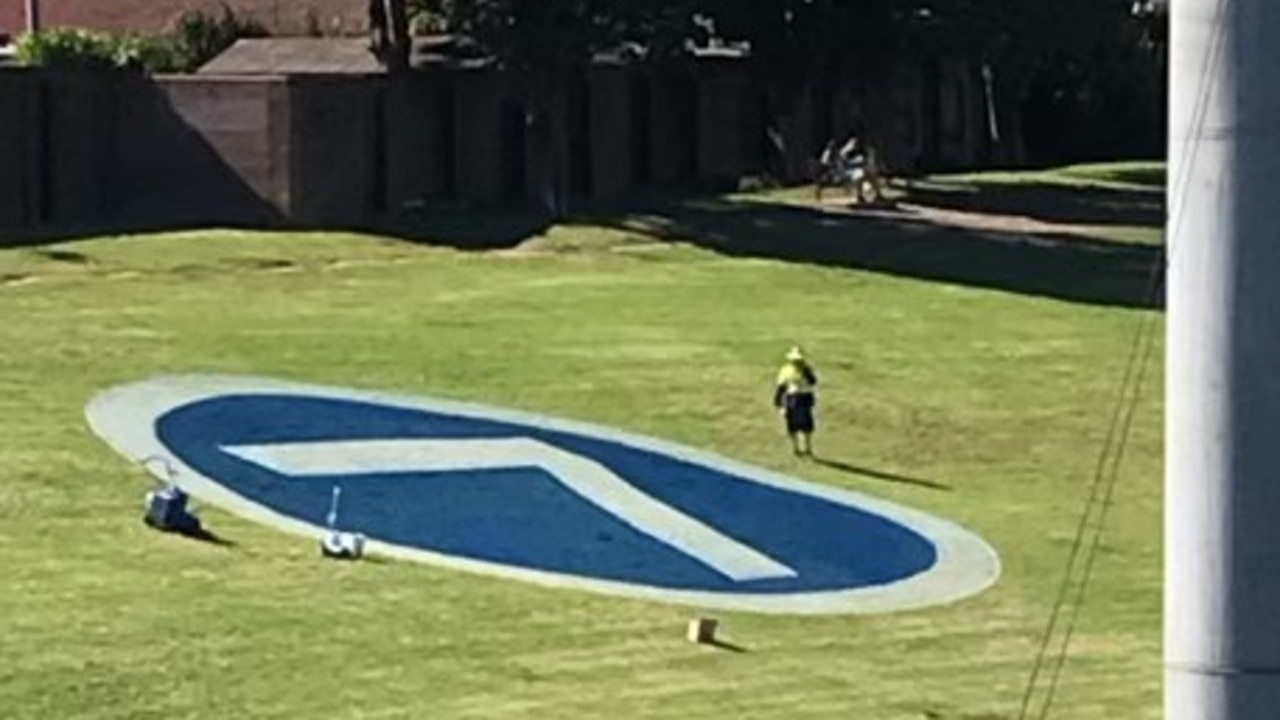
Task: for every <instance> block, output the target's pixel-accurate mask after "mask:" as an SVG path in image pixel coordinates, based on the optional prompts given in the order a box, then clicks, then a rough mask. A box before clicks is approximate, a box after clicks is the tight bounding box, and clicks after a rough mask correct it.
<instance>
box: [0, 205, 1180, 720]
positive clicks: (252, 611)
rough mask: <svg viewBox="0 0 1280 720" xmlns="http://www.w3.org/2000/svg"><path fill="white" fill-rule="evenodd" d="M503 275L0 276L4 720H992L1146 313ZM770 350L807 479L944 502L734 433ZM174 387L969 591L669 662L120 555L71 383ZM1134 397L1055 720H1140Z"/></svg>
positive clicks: (617, 617) (266, 566) (798, 288)
mask: <svg viewBox="0 0 1280 720" xmlns="http://www.w3.org/2000/svg"><path fill="white" fill-rule="evenodd" d="M792 230H794V228H792ZM849 232H852V233H856V232H857V228H852V229H850V230H849ZM904 232H905V231H904ZM904 237H906V236H904ZM531 246H532V247H531V248H529V249H524V250H520V251H515V252H488V253H465V252H460V251H454V250H444V249H434V248H430V247H426V246H422V245H411V244H407V243H402V242H398V241H394V240H386V239H379V238H373V237H368V236H358V235H348V234H326V233H310V234H286V233H249V232H231V231H208V232H192V233H184V234H160V235H154V236H135V237H128V238H102V239H95V240H89V241H82V242H75V243H64V244H61V245H57V246H46V247H43V248H28V249H15V250H5V251H0V282H2V283H3V284H0V321H2V322H3V328H4V340H5V342H4V346H3V348H4V349H3V350H2V351H0V437H3V439H4V440H3V444H2V445H0V558H3V569H4V577H5V581H4V584H3V586H0V587H2V589H0V638H3V647H4V652H3V654H2V655H0V708H3V709H4V711H3V715H4V717H5V718H6V720H19V719H24V718H59V719H65V720H70V719H72V718H160V717H164V718H236V717H244V718H250V717H252V718H315V717H326V718H525V717H547V718H598V717H611V718H645V717H655V718H658V717H660V718H699V717H701V718H725V717H734V718H737V717H743V718H785V719H787V720H791V719H795V718H877V719H880V718H902V719H913V720H914V719H922V718H942V719H946V720H958V719H961V718H964V719H965V720H979V719H984V720H995V719H998V718H999V719H1004V718H1012V717H1015V715H1016V710H1017V705H1018V701H1019V700H1020V696H1021V691H1022V688H1023V686H1024V684H1025V682H1026V679H1027V675H1028V671H1029V668H1030V663H1031V659H1032V657H1033V654H1034V650H1035V644H1036V641H1037V639H1038V636H1039V633H1040V632H1041V631H1042V629H1043V627H1044V624H1045V622H1046V620H1047V617H1048V613H1049V611H1050V608H1051V603H1052V601H1053V597H1054V593H1055V590H1056V584H1057V581H1058V579H1059V574H1060V572H1061V570H1062V567H1063V564H1064V562H1065V560H1066V554H1067V551H1068V549H1069V543H1070V538H1071V535H1072V532H1073V530H1074V523H1075V521H1076V513H1077V511H1078V510H1079V508H1080V507H1081V503H1082V500H1083V495H1084V492H1085V489H1086V483H1087V482H1088V480H1089V479H1090V477H1091V474H1092V471H1093V465H1094V462H1095V458H1096V455H1097V453H1098V451H1099V450H1100V447H1101V445H1102V442H1103V439H1104V434H1105V430H1106V421H1107V419H1108V416H1109V411H1110V407H1111V404H1112V402H1113V401H1114V398H1115V394H1116V393H1115V391H1116V386H1117V383H1118V380H1119V376H1120V373H1121V371H1122V369H1123V366H1122V363H1123V359H1124V357H1125V356H1126V353H1127V351H1128V347H1129V343H1130V341H1131V338H1132V335H1133V332H1134V330H1135V327H1136V325H1137V323H1138V322H1139V320H1140V318H1141V316H1142V314H1143V313H1144V312H1145V311H1142V310H1133V309H1124V308H1116V307H1109V306H1106V305H1096V304H1084V303H1073V302H1066V301H1062V300H1057V299H1052V298H1050V297H1044V296H1039V297H1037V296H1032V295H1028V294H1022V293H1018V292H1011V291H1009V289H1008V288H999V287H989V286H988V287H984V286H976V285H970V286H967V285H962V284H952V283H943V282H934V281H930V280H928V279H926V278H921V277H909V276H904V275H891V274H882V273H873V272H867V271H864V270H860V269H859V268H858V267H856V266H854V265H852V264H848V263H846V264H824V263H821V262H803V261H798V260H794V259H793V260H792V261H787V260H783V259H776V260H771V259H764V258H760V257H752V256H750V255H749V254H734V255H728V254H721V253H718V252H715V251H713V250H711V249H707V248H705V247H695V246H693V245H687V244H680V243H670V242H666V241H658V240H657V239H655V238H649V237H646V236H644V235H643V234H640V233H638V232H635V231H630V232H623V231H619V230H611V229H605V228H602V227H598V226H594V225H575V226H566V227H560V228H555V229H553V230H552V231H551V232H549V233H548V234H547V235H545V236H544V237H542V238H539V239H538V240H537V241H536V242H534V243H531ZM50 250H53V251H54V252H49V251H50ZM797 341H798V342H802V343H803V344H804V345H805V346H806V347H807V349H808V350H809V352H810V354H811V355H812V356H813V358H814V361H815V362H816V364H817V366H818V369H819V371H820V372H821V373H822V376H823V387H824V390H825V393H824V399H823V412H822V417H821V421H822V423H823V428H822V430H821V433H820V436H819V442H820V450H821V451H822V452H823V453H825V454H828V455H830V456H832V457H834V458H837V459H840V460H843V461H846V462H849V463H853V464H857V465H860V466H865V467H869V468H873V469H876V470H880V471H884V472H889V473H899V474H903V475H910V476H915V477H919V478H923V479H928V480H930V481H932V482H936V483H942V484H945V485H947V486H949V487H950V488H951V490H950V491H949V492H943V491H938V490H931V489H928V488H925V487H920V486H915V485H909V484H900V483H892V482H885V481H882V480H876V479H874V478H872V477H867V476H861V475H852V474H843V473H841V472H838V471H836V470H833V469H829V468H826V467H820V466H814V465H809V464H802V463H798V462H796V461H794V460H792V459H791V458H790V456H789V453H787V452H786V449H785V446H784V439H783V438H782V437H781V435H780V432H779V428H778V427H777V418H776V416H775V415H774V414H773V413H772V412H770V410H769V408H768V406H767V402H768V393H769V384H770V381H771V378H772V373H773V371H774V369H775V366H776V363H777V361H778V359H779V355H780V353H781V352H782V351H783V350H785V348H786V347H787V346H788V345H789V344H791V343H792V342H797ZM186 371H222V372H231V373H252V374H257V375H268V376H277V377H282V378H295V379H302V380H307V381H314V382H321V383H332V384H339V385H347V386H355V387H368V388H376V389H381V390H392V391H403V392H408V393H423V394H434V395H442V396H449V397H457V398H464V399H469V400H476V401H482V402H487V403H492V404H497V405H502V406H509V407H515V408H520V409H526V410H533V411H537V412H543V413H550V414H555V415H561V416H565V417H569V418H576V419H584V420H589V421H593V422H597V423H603V424H607V425H614V426H618V427H621V428H625V429H628V430H632V431H637V432H641V433H647V434H651V435H654V436H658V437H661V438H665V439H671V440H675V441H678V442H682V443H687V444H690V445H693V446H697V447H702V448H707V449H711V450H713V451H716V452H719V453H723V454H726V455H729V456H731V457H735V458H738V459H742V460H745V461H748V462H753V463H757V464H759V465H762V466H765V467H768V468H773V469H777V470H781V471H784V472H788V473H792V474H795V475H797V476H799V477H803V478H807V479H810V480H814V481H818V482H823V483H830V484H833V485H839V486H844V487H850V488H855V489H857V490H860V491H864V492H869V493H873V494H876V495H879V496H882V497H885V498H888V499H891V500H895V501H898V502H902V503H906V504H909V505H911V506H914V507H918V508H921V509H924V510H927V511H929V512H933V513H936V514H939V515H941V516H943V517H947V518H950V519H953V520H955V521H958V522H960V523H963V524H964V525H966V526H968V527H969V528H971V529H973V530H974V531H976V532H978V533H979V534H981V535H982V536H983V537H984V538H986V539H987V540H988V541H989V542H991V543H992V544H993V545H994V546H995V547H996V548H997V550H998V551H999V552H1000V553H1001V556H1002V560H1003V563H1004V576H1003V578H1002V579H1001V581H1000V583H999V584H998V585H996V586H995V587H994V588H992V589H991V590H989V591H987V592H986V593H984V594H982V595H980V596H977V597H975V598H972V599H969V600H966V601H963V602H960V603H958V604H955V605H951V606H947V607H941V608H934V609H929V610H922V611H915V612H908V613H901V614H893V615H883V616H872V617H831V618H799V617H796V618H788V617H767V616H753V615H749V614H727V615H723V616H721V617H722V621H723V623H724V632H725V633H726V637H727V639H729V640H731V641H733V642H735V643H738V644H740V645H742V646H744V647H745V648H746V650H747V652H745V653H728V652H723V651H718V650H713V649H707V648H700V647H696V646H692V645H689V644H687V643H685V642H684V641H683V638H682V634H683V625H684V622H685V621H686V620H687V619H688V617H690V613H691V612H692V611H691V610H690V609H688V608H682V607H675V606H666V605H659V604H651V603H645V602H638V601H629V600H620V599H615V598H608V597H603V596H597V595H592V594H586V593H579V592H573V591H563V590H550V589H542V588H537V587H533V586H530V585H525V584H521V583H518V582H512V581H504V580H497V579H493V578H487V577H483V576H475V575H469V574H463V573H459V572H452V571H446V570H442V569H438V568H434V567H429V566H420V565H414V564H404V563H398V562H370V563H363V564H356V565H342V564H333V563H325V562H322V561H320V560H319V559H317V557H316V549H315V548H314V547H313V546H312V544H311V543H309V542H307V541H304V540H301V539H299V538H295V537H293V536H288V535H284V534H280V533H278V532H275V531H273V530H270V529H267V528H264V527H260V526H257V525H254V524H250V523H247V522H244V521H241V520H239V519H237V518H235V517H233V516H230V515H228V514H225V513H223V512H220V511H218V510H216V509H207V510H205V512H204V513H203V515H204V517H205V519H206V521H207V523H209V524H210V526H211V527H212V528H213V529H214V530H216V531H217V532H218V533H220V534H222V535H224V536H226V537H228V538H229V539H231V540H232V541H234V542H235V543H236V546H235V547H234V548H220V547H215V546H210V545H203V544H196V543H192V542H186V541H179V540H174V539H170V538H166V537H163V536H159V535H157V534H155V533H152V532H150V531H148V530H147V529H145V528H144V527H143V525H142V524H141V522H140V521H139V515H140V498H141V495H142V493H143V491H144V489H145V488H146V487H147V486H148V481H147V479H146V477H144V475H143V474H142V473H141V472H140V471H138V470H136V469H134V468H132V467H130V466H128V465H127V464H126V463H125V462H124V461H123V460H122V459H121V458H119V457H118V456H116V455H115V454H113V453H112V452H111V451H110V450H109V449H107V448H106V446H105V445H104V444H103V443H101V442H100V441H99V440H98V439H97V438H95V437H93V436H92V434H91V433H90V432H89V431H88V429H87V428H86V426H85V423H84V421H83V416H82V411H83V407H84V404H85V402H86V401H87V400H88V398H89V397H90V396H92V395H93V394H94V393H95V392H97V391H99V390H101V389H103V388H105V387H108V386H111V385H113V384H116V383H122V382H127V381H131V380H137V379H141V378H144V377H147V376H150V375H152V374H156V373H160V372H186ZM1160 384H1161V379H1160V377H1159V376H1158V372H1157V374H1156V376H1154V377H1152V378H1151V379H1150V382H1149V384H1148V386H1147V390H1146V392H1145V393H1144V395H1143V396H1142V399H1141V405H1140V407H1139V412H1138V416H1137V417H1138V422H1137V424H1136V427H1135V431H1134V436H1133V439H1132V445H1131V447H1130V450H1129V454H1128V458H1127V461H1126V464H1125V466H1124V475H1123V478H1122V483H1121V485H1120V487H1119V489H1118V496H1117V500H1116V505H1115V508H1114V510H1113V516H1112V522H1111V525H1110V529H1109V531H1108V534H1107V539H1106V541H1105V543H1104V547H1103V553H1102V555H1101V558H1100V560H1099V563H1098V566H1097V568H1096V574H1095V582H1094V584H1093V586H1092V591H1091V594H1090V596H1089V598H1088V602H1087V605H1086V607H1085V609H1084V613H1083V616H1082V620H1081V623H1080V626H1079V628H1078V631H1077V635H1076V638H1075V643H1074V644H1073V647H1072V652H1071V656H1070V661H1069V663H1068V664H1067V668H1066V676H1065V678H1064V681H1063V685H1062V687H1061V689H1060V692H1059V697H1058V701H1057V705H1056V710H1055V713H1054V714H1053V717H1063V718H1068V717H1069V718H1098V719H1103V718H1106V719H1111V718H1126V719H1141V718H1156V717H1159V712H1158V706H1159V683H1160V667H1159V663H1160V657H1159V646H1160V629H1159V626H1160V527H1161V526H1160V517H1159V506H1160V473H1161V466H1160V453H1161V436H1160V398H1159V387H1160Z"/></svg>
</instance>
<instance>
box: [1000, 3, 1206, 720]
mask: <svg viewBox="0 0 1280 720" xmlns="http://www.w3.org/2000/svg"><path fill="white" fill-rule="evenodd" d="M1225 4H1226V3H1225V0H1218V3H1217V5H1216V8H1215V14H1214V16H1213V17H1214V26H1213V28H1212V29H1211V39H1210V47H1209V51H1208V52H1207V53H1206V55H1205V59H1204V63H1203V65H1202V67H1201V69H1200V83H1199V88H1198V93H1197V97H1196V102H1195V104H1194V106H1193V110H1192V117H1191V130H1190V132H1189V133H1188V136H1187V137H1186V138H1185V140H1184V143H1185V144H1184V149H1183V150H1184V151H1183V157H1184V158H1185V160H1184V161H1183V162H1182V164H1181V165H1179V167H1178V175H1177V177H1175V178H1172V182H1171V184H1170V192H1169V194H1168V200H1169V201H1171V202H1175V201H1176V207H1175V208H1174V209H1175V212H1174V214H1173V215H1172V216H1171V217H1167V222H1168V227H1167V230H1169V229H1172V230H1173V231H1175V232H1172V233H1170V232H1168V231H1167V232H1166V233H1165V235H1164V237H1163V238H1162V243H1161V251H1160V253H1159V254H1158V255H1157V257H1156V258H1155V261H1154V262H1153V263H1152V268H1151V272H1150V274H1149V277H1148V283H1147V292H1146V302H1147V306H1151V305H1152V304H1153V303H1154V301H1155V299H1156V294H1157V291H1158V289H1159V286H1160V282H1159V281H1160V278H1161V277H1162V275H1163V271H1164V269H1165V268H1167V266H1168V263H1169V260H1170V258H1171V257H1172V254H1173V251H1174V250H1175V248H1174V247H1172V246H1171V245H1170V243H1169V239H1170V235H1176V234H1177V233H1176V230H1177V229H1178V228H1180V227H1181V223H1182V217H1183V215H1182V213H1183V209H1184V208H1185V203H1183V202H1182V201H1181V200H1182V198H1183V197H1185V195H1186V192H1187V186H1188V184H1189V183H1190V181H1191V178H1192V176H1193V171H1192V168H1194V167H1195V165H1196V158H1197V156H1198V151H1199V144H1198V143H1196V142H1195V139H1196V138H1198V137H1199V136H1200V134H1201V132H1202V131H1203V128H1204V124H1205V118H1206V116H1207V114H1208V107H1209V99H1210V90H1211V83H1210V79H1211V78H1212V77H1213V75H1214V72H1215V70H1216V68H1217V65H1218V63H1219V61H1220V59H1221V56H1222V47H1223V44H1224V43H1223V40H1224V38H1225V32H1224V31H1225V23H1224V18H1225ZM1157 319H1158V317H1157V315H1156V313H1154V312H1152V313H1151V314H1149V315H1147V316H1144V317H1143V319H1142V320H1141V321H1140V323H1139V326H1138V329H1137V332H1136V333H1135V335H1134V341H1133V344H1132V346H1131V347H1130V353H1129V358H1128V361H1127V362H1126V365H1125V372H1124V375H1123V378H1122V380H1121V384H1120V395H1119V397H1118V399H1117V401H1116V406H1115V409H1114V410H1113V412H1112V416H1111V424H1110V427H1109V428H1108V432H1107V437H1106V440H1105V441H1104V443H1103V447H1102V451H1101V453H1100V455H1099V459H1098V463H1097V466H1096V468H1095V474H1094V479H1093V482H1092V484H1091V486H1090V490H1089V495H1088V498H1087V499H1086V501H1085V507H1084V509H1083V511H1082V512H1081V516H1080V522H1079V523H1078V525H1077V529H1076V535H1075V538H1074V539H1073V542H1072V547H1071V552H1070V554H1069V556H1068V559H1067V566H1066V569H1065V571H1064V573H1063V579H1062V583H1061V585H1060V586H1059V590H1058V595H1057V597H1056V598H1055V601H1054V606H1053V610H1052V611H1051V613H1050V616H1049V623H1048V626H1047V628H1046V629H1045V632H1044V635H1043V636H1042V637H1041V641H1040V646H1039V648H1038V650H1037V653H1036V659H1035V662H1034V664H1033V666H1032V671H1031V676H1030V678H1029V680H1028V683H1027V688H1026V691H1025V692H1024V693H1023V697H1022V705H1021V707H1020V709H1019V713H1018V717H1019V720H1026V718H1027V717H1028V715H1027V712H1028V710H1029V709H1030V707H1031V699H1032V697H1033V696H1034V694H1035V690H1036V683H1037V681H1038V679H1039V676H1040V673H1041V670H1042V668H1043V666H1044V662H1045V657H1046V655H1047V653H1048V650H1049V645H1050V644H1051V642H1052V639H1053V635H1054V631H1055V630H1056V629H1057V624H1058V621H1059V617H1060V615H1061V613H1062V610H1063V607H1064V606H1065V605H1066V601H1067V595H1068V593H1069V591H1070V588H1071V585H1072V580H1073V574H1074V570H1075V566H1076V563H1077V561H1078V559H1079V557H1080V550H1081V548H1082V546H1083V543H1084V541H1085V534H1086V532H1087V530H1088V527H1089V521H1090V520H1091V519H1093V517H1094V515H1096V516H1097V518H1096V523H1095V528H1094V531H1093V535H1092V537H1091V538H1090V541H1089V548H1088V551H1087V553H1086V555H1085V561H1084V569H1083V571H1082V574H1081V576H1080V578H1079V581H1078V587H1077V590H1076V593H1075V595H1074V598H1073V601H1072V603H1071V605H1072V608H1071V612H1070V614H1069V616H1068V619H1067V621H1066V626H1065V629H1064V630H1063V635H1062V640H1061V642H1060V643H1059V645H1058V652H1057V657H1056V660H1055V663H1054V667H1053V670H1052V673H1051V674H1050V676H1049V681H1048V689H1047V690H1046V691H1045V696H1044V700H1043V702H1042V703H1041V706H1040V712H1039V714H1038V715H1037V717H1038V718H1039V719H1040V720H1044V718H1046V717H1048V714H1049V711H1050V709H1051V708H1052V706H1053V700H1054V698H1055V697H1056V694H1057V689H1058V683H1059V681H1060V679H1061V677H1062V672H1063V668H1064V667H1065V665H1066V659H1067V651H1068V649H1069V648H1070V644H1071V639H1072V637H1073V636H1074V633H1075V627H1076V622H1077V621H1078V619H1079V617H1080V609H1081V607H1083V605H1084V600H1085V598H1086V594H1087V590H1088V587H1089V581H1090V580H1091V579H1092V575H1093V568H1094V564H1095V562H1096V560H1097V556H1098V551H1099V549H1100V548H1101V543H1102V536H1103V532H1104V531H1105V529H1106V520H1107V515H1108V513H1109V511H1110V508H1111V505H1112V503H1113V500H1114V494H1115V486H1116V482H1117V480H1118V478H1119V474H1120V467H1121V463H1122V461H1123V459H1124V451H1125V448H1126V446H1127V444H1128V439H1129V435H1130V432H1131V430H1132V424H1133V417H1134V414H1135V412H1136V409H1137V405H1138V401H1139V399H1140V397H1141V392H1142V387H1143V382H1144V381H1145V379H1146V374H1147V370H1148V368H1149V367H1150V365H1151V358H1152V356H1153V354H1154V350H1155V345H1156V343H1155V338H1156V333H1155V328H1156V326H1157ZM1130 388H1132V390H1130ZM1113 447H1114V451H1113ZM1100 490H1101V496H1100V495H1099V493H1100ZM1100 497H1101V500H1099V498H1100ZM1099 501H1100V502H1101V505H1100V506H1099Z"/></svg>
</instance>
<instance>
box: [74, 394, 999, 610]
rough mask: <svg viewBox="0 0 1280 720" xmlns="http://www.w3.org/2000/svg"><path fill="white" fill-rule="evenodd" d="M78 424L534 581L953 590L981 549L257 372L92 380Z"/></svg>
mask: <svg viewBox="0 0 1280 720" xmlns="http://www.w3.org/2000/svg"><path fill="white" fill-rule="evenodd" d="M87 415H88V419H89V422H90V425H91V426H92V427H93V429H94V430H95V432H97V433H98V434H99V435H100V436H102V437H103V438H104V439H106V440H107V441H108V442H109V443H110V444H111V445H112V446H113V447H114V448H115V449H116V450H117V451H119V452H120V453H122V454H123V455H125V456H126V457H128V458H130V459H132V460H134V461H136V462H139V463H143V464H146V465H147V466H148V467H151V468H154V467H156V463H157V462H160V463H161V464H163V465H166V466H168V467H169V468H172V470H173V472H174V473H175V478H176V480H177V482H178V483H179V484H180V485H182V486H183V487H184V489H186V490H187V491H188V492H190V493H191V494H192V495H194V496H195V497H197V498H200V499H202V500H204V501H206V502H209V503H212V504H215V505H218V506H221V507H224V508H226V509H228V510H230V511H232V512H235V513H237V514H240V515H242V516H245V517H248V518H251V519H254V520H257V521H260V522H264V523H267V524H270V525H272V526H275V527H278V528H280V529H283V530H286V531H290V532H295V533H300V534H304V535H307V536H310V537H318V536H319V535H320V533H322V532H323V531H324V528H325V515H326V513H327V511H328V505H329V499H330V496H331V492H332V489H333V487H335V486H338V487H341V488H342V498H343V502H342V509H341V519H340V525H341V526H342V528H343V529H347V530H354V531H359V532H362V533H364V534H365V535H367V536H368V537H369V540H370V541H369V545H368V548H369V550H370V551H371V552H377V553H382V554H386V555H391V556H395V557H400V558H406V559H410V560H416V561H423V562H428V563H432V564H436V565H443V566H446V567H452V568H458V569H463V570H469V571H477V572H484V573H488V574H493V575H499V576H503V577H508V578H515V579H521V580H526V581H531V582H537V583H542V584H548V585H554V586H560V587H573V588H579V589H586V590H593V591H598V592H605V593H612V594H621V595H628V596H632V597H641V598H647V599H652V600H659V601H666V602H678V603H685V604H692V605H698V606H702V607H708V608H719V609H729V610H744V611H753V612H771V613H795V614H803V613H824V614H834V613H873V612H886V611H892V610H902V609H908V608H916V607H923V606H928V605H934V604H939V603H945V602H949V601H953V600H957V599H960V598H963V597H966V596H969V595H972V594H975V593H977V592H980V591H981V590H983V589H985V588H986V587H988V586H990V585H991V584H992V583H994V582H995V580H996V579H997V577H998V575H999V561H998V558H997V556H996V554H995V552H994V551H993V550H992V549H991V548H990V547H989V546H988V545H986V543H984V542H983V541H982V540H981V539H980V538H978V537H976V536H974V535H972V534H971V533H969V532H967V531H965V530H964V529H962V528H960V527H958V526H956V525H954V524H952V523H950V522H947V521H945V520H941V519H939V518H935V517H932V516H930V515H926V514H924V513H921V512H919V511H916V510H912V509H910V508H906V507H902V506H898V505H894V504H891V503H888V502H885V501H883V500H878V499H875V498H872V497H869V496H865V495H861V494H858V493H853V492H849V491H844V490H839V489H835V488H830V487H826V486H822V485H816V484H811V483H805V482H801V481H799V480H796V479H793V478H789V477H785V476H781V475H778V474H774V473H771V472H768V471H765V470H762V469H759V468H754V467H750V466H747V465H743V464H740V463H736V462H733V461H730V460H727V459H725V458H721V457H717V456H714V455H711V454H708V453H703V452H699V451H695V450H691V449H688V448H684V447H681V446H677V445H673V444H670V443H665V442H661V441H657V440H653V439H649V438H643V437H638V436H635V435H630V434H626V433H622V432H618V431H616V430H610V429H606V428H601V427H596V426H592V425H587V424H583V423H577V422H570V421H565V420H559V419H555V418H549V417H545V416H538V415H530V414H525V413H518V412H514V411H509V410H502V409H496V408H490V407H483V406H479V405H471V404H462V403H456V402H450V401H443V400H436V399H429V398H420V397H409V396H403V395H391V394H386V393H376V392H365V391H357V390H349V389H343V388H332V387H319V386H312V385H303V384H297V383H289V382H282V381H277V380H269V379H260V378H243V377H229V376H200V375H197V376H171V377H162V378H156V379H152V380H148V381H144V382H141V383H137V384H132V385H127V386H123V387H119V388H114V389H112V390H109V391H107V392H105V393H103V394H102V395H100V396H98V397H96V398H95V399H94V400H93V401H92V402H91V403H90V404H89V407H88V409H87Z"/></svg>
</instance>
